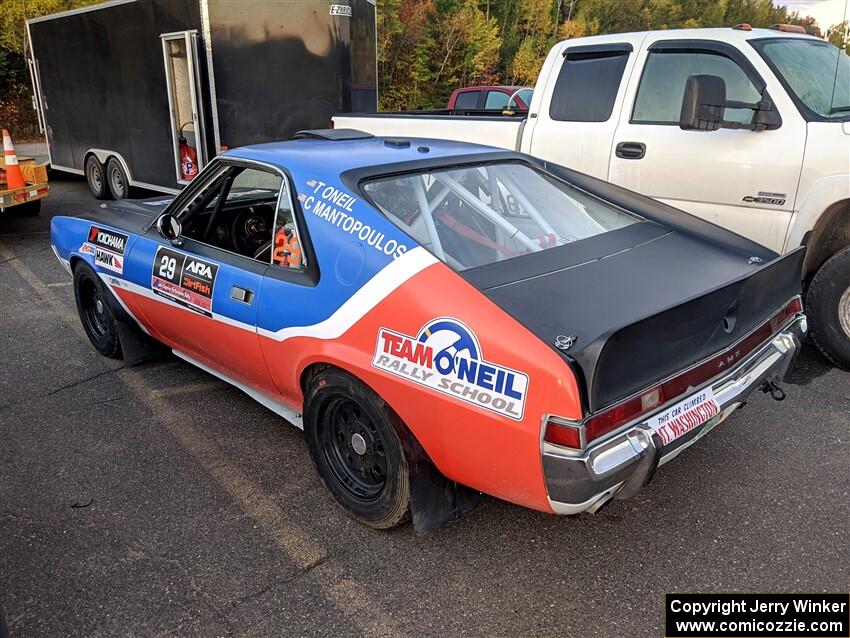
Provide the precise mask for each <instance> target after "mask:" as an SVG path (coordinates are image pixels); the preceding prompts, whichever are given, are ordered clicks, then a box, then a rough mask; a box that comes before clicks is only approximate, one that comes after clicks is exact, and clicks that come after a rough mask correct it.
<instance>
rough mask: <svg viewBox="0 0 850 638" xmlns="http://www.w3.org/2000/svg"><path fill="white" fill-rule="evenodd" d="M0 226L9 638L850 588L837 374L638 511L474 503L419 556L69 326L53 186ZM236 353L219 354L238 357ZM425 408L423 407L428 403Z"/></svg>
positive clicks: (765, 409)
mask: <svg viewBox="0 0 850 638" xmlns="http://www.w3.org/2000/svg"><path fill="white" fill-rule="evenodd" d="M51 187H52V193H51V196H50V198H49V199H48V200H46V201H45V202H44V206H43V208H42V213H41V215H40V216H39V217H37V218H32V219H27V218H15V217H7V218H0V300H2V302H0V303H2V306H0V307H2V311H0V348H2V350H1V351H0V383H2V396H0V606H2V607H3V609H4V610H5V614H6V617H7V622H8V624H9V628H10V631H11V635H12V636H13V637H14V636H54V635H75V636H76V635H79V636H96V635H97V636H113V635H122V636H124V635H139V636H150V635H179V636H194V635H197V636H229V635H250V636H301V635H305V636H358V635H364V636H402V635H407V636H443V635H464V636H479V635H486V636H513V635H518V634H522V635H525V634H526V633H530V634H533V635H546V636H549V635H551V636H578V635H583V636H626V635H634V636H661V635H662V631H663V629H662V618H663V608H662V595H663V594H664V592H671V591H684V592H701V591H756V592H764V591H792V592H819V591H830V590H831V591H846V590H847V589H848V587H850V558H848V556H849V555H848V547H850V525H848V521H850V472H848V466H850V463H848V462H850V374H848V373H845V372H840V371H838V370H835V369H833V368H831V367H829V366H828V365H827V364H826V362H825V361H824V360H823V359H822V358H821V357H820V356H819V354H817V353H816V352H815V351H814V350H813V349H812V348H811V347H807V348H806V349H804V351H803V354H802V356H801V358H800V360H799V361H798V364H797V366H796V368H795V370H794V371H793V374H792V378H791V379H790V380H789V383H788V384H787V392H788V397H787V399H786V400H785V401H784V402H782V403H778V402H775V401H773V400H771V399H770V398H769V397H768V396H767V395H762V394H760V393H759V394H758V395H757V396H754V397H753V399H752V400H751V402H750V403H749V404H748V405H747V406H746V407H745V408H744V409H743V410H742V411H740V412H738V413H737V414H735V415H733V416H732V417H731V418H730V419H729V420H728V421H726V423H725V424H724V425H722V426H721V427H719V428H718V429H717V430H715V431H714V432H712V433H711V434H710V435H709V436H707V437H706V438H705V439H703V440H702V441H701V442H700V444H699V445H696V446H694V447H692V448H691V449H690V450H688V451H687V452H686V453H684V454H683V455H681V456H680V457H679V458H677V459H675V460H673V461H672V462H671V463H669V464H668V465H667V466H665V467H664V468H662V469H661V470H660V472H659V474H658V475H657V476H656V478H655V480H654V481H653V482H652V483H651V484H650V485H649V486H648V487H647V488H646V489H645V490H644V491H643V492H642V493H640V494H639V496H637V497H636V498H634V499H632V500H629V501H615V502H614V503H613V504H612V505H611V506H609V507H608V508H606V509H604V510H603V511H602V512H601V513H599V514H596V515H593V516H590V515H583V516H579V517H574V518H558V517H554V516H548V515H545V514H540V513H537V512H533V511H530V510H525V509H522V508H519V507H516V506H513V505H510V504H508V503H504V502H500V501H497V500H494V499H487V498H485V499H484V501H483V502H482V503H481V504H480V505H479V506H478V508H477V509H476V510H475V511H474V512H472V513H471V514H470V515H469V516H467V517H466V518H465V519H463V520H461V521H459V522H457V523H455V524H453V525H450V526H448V527H445V528H443V529H440V530H438V531H436V532H434V533H433V534H431V535H429V536H426V537H417V536H416V535H414V533H413V530H412V528H411V527H410V526H406V527H402V528H401V529H398V530H396V531H393V532H390V533H381V532H375V531H372V530H369V529H367V528H365V527H362V526H360V525H358V524H356V523H354V522H353V521H351V520H350V519H349V518H348V517H347V516H346V515H345V514H344V513H343V512H342V510H341V509H340V508H338V507H337V506H336V505H335V502H334V501H333V500H332V498H331V496H330V494H329V493H328V492H327V491H326V490H325V488H324V486H323V485H322V484H321V483H320V480H319V478H318V475H317V474H316V472H315V470H314V469H313V467H312V465H311V463H310V460H309V457H308V454H307V449H306V446H305V443H304V440H303V437H302V435H301V433H300V431H298V430H296V429H295V428H294V427H292V426H290V425H288V424H287V423H285V422H284V421H282V420H281V419H280V418H279V417H277V416H276V415H274V414H272V413H271V412H268V411H267V410H265V409H264V408H262V407H261V406H259V405H258V404H256V403H255V402H254V401H252V400H251V399H249V398H248V397H247V396H245V395H243V394H242V393H241V392H240V391H239V390H236V389H233V388H231V387H230V386H228V385H226V384H224V383H222V382H220V381H218V380H216V379H214V378H213V377H211V376H209V375H207V374H205V373H204V372H201V371H199V370H197V369H195V368H193V367H191V366H189V365H188V364H186V363H184V362H182V361H180V360H178V359H176V358H174V357H171V356H163V357H162V358H160V359H158V360H155V361H152V362H147V363H143V364H140V365H138V366H135V367H124V366H122V365H121V364H120V363H116V362H112V361H110V360H107V359H104V358H102V357H100V356H99V355H98V354H96V353H95V351H94V350H93V349H92V348H91V346H90V345H89V344H88V342H87V341H86V340H85V338H84V336H83V334H82V331H81V329H80V327H79V325H78V321H77V317H76V310H75V308H74V300H73V291H72V288H71V285H70V279H69V277H68V275H67V273H66V272H65V271H64V270H63V269H62V267H61V266H60V264H59V262H58V261H57V260H56V259H55V258H54V256H53V254H52V252H51V249H50V244H49V235H48V229H49V221H50V217H51V216H53V215H58V214H77V213H81V212H83V211H85V210H86V209H88V208H91V207H93V206H97V203H96V202H95V200H94V199H92V198H91V196H90V195H89V194H88V190H87V188H86V185H85V182H84V181H82V180H81V179H77V178H70V177H64V178H63V177H61V176H58V175H57V176H54V177H53V181H52V184H51ZM235 356H236V355H235ZM423 407H424V406H423Z"/></svg>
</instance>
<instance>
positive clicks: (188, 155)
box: [177, 122, 198, 182]
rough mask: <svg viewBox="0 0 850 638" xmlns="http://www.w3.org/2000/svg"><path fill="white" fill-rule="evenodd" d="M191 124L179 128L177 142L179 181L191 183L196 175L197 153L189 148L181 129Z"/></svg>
mask: <svg viewBox="0 0 850 638" xmlns="http://www.w3.org/2000/svg"><path fill="white" fill-rule="evenodd" d="M187 124H191V122H187V123H186V124H184V125H183V126H181V127H180V138H179V139H178V140H177V141H178V143H179V150H180V179H184V180H186V181H187V182H191V181H192V180H193V179H195V175H197V174H198V153H197V151H196V150H195V149H194V148H193V147H191V146H189V142H188V141H187V140H186V138H185V137H184V136H183V128H184V127H185V126H186V125H187Z"/></svg>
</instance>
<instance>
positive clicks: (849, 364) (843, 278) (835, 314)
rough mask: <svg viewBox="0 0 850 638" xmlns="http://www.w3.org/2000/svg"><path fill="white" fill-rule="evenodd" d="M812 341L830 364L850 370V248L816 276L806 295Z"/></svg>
mask: <svg viewBox="0 0 850 638" xmlns="http://www.w3.org/2000/svg"><path fill="white" fill-rule="evenodd" d="M806 315H807V316H808V318H809V322H810V323H811V328H812V330H811V334H812V340H813V341H814V342H815V345H817V347H818V349H819V350H820V351H821V352H822V353H823V355H824V356H825V357H826V358H827V359H829V360H830V361H831V362H832V363H833V364H835V365H836V366H837V367H839V368H843V369H844V370H850V247H847V248H844V249H842V250H839V251H838V252H837V253H835V254H834V255H833V256H832V257H830V258H829V259H828V260H827V261H826V263H825V264H824V265H823V266H821V267H820V270H818V271H817V273H815V276H814V278H813V279H812V283H811V284H810V285H809V290H808V292H807V293H806Z"/></svg>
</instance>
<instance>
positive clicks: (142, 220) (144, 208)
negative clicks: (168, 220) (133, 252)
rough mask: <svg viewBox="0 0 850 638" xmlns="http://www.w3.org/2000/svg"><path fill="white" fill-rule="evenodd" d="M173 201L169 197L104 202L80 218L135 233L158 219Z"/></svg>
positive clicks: (172, 198)
mask: <svg viewBox="0 0 850 638" xmlns="http://www.w3.org/2000/svg"><path fill="white" fill-rule="evenodd" d="M173 200H174V197H172V196H171V195H161V196H159V197H151V198H149V199H120V200H117V201H113V202H104V203H103V204H101V205H100V206H98V207H97V208H95V209H93V210H92V211H91V212H89V213H86V214H85V215H81V216H80V217H82V218H83V219H90V220H92V221H96V222H100V223H101V224H106V225H109V226H113V227H116V228H122V229H124V230H129V231H130V232H134V233H135V232H139V230H140V229H141V228H143V227H144V226H147V225H148V224H150V223H151V222H153V221H154V220H155V219H156V218H157V217H159V216H160V214H161V213H162V211H164V210H165V207H166V206H168V205H169V204H170V203H171V202H172V201H173Z"/></svg>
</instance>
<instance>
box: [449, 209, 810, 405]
mask: <svg viewBox="0 0 850 638" xmlns="http://www.w3.org/2000/svg"><path fill="white" fill-rule="evenodd" d="M547 253H548V254H547ZM751 257H753V256H752V255H747V254H745V253H744V252H741V251H740V250H739V249H737V248H730V247H729V246H726V245H723V244H720V243H718V242H713V241H707V240H706V239H704V238H700V237H696V236H693V235H690V234H686V233H683V232H681V231H675V230H670V229H668V228H665V227H663V226H660V225H658V224H655V223H652V222H644V223H640V224H635V225H633V226H629V227H627V228H623V229H620V230H618V231H614V232H611V233H607V234H605V235H601V236H597V237H594V238H591V239H588V240H584V241H581V242H577V243H576V244H574V245H567V246H563V247H560V248H556V249H552V250H548V251H543V252H539V253H534V254H532V255H528V256H525V257H520V258H517V259H514V260H510V261H505V262H500V263H499V264H494V265H493V266H491V267H485V268H484V269H478V271H477V272H476V271H469V272H466V273H464V276H465V277H466V278H467V280H468V281H470V282H471V283H473V284H474V285H476V286H477V287H478V288H479V289H480V290H482V292H484V294H485V295H487V297H489V298H490V299H491V300H492V301H494V302H495V303H496V304H498V305H499V306H500V307H501V308H503V309H504V310H505V311H507V312H508V313H509V314H511V315H512V316H513V317H515V318H516V319H517V320H518V321H519V322H520V323H522V324H523V325H524V326H526V327H527V328H528V329H530V330H531V331H532V332H533V333H534V334H536V335H537V336H538V337H539V338H540V339H542V340H543V341H544V342H546V343H547V344H550V345H552V346H553V347H554V343H555V342H556V340H557V338H558V337H559V336H561V335H563V336H566V337H575V338H576V340H575V344H574V345H573V346H572V347H571V348H570V349H569V350H567V351H566V352H561V354H562V355H564V356H565V357H566V358H567V359H568V360H569V361H570V362H571V363H574V364H575V366H574V367H577V368H578V371H579V373H580V375H581V377H582V380H583V382H584V385H585V389H586V393H587V402H588V409H589V410H590V411H597V410H599V409H601V408H604V407H606V406H608V405H611V404H613V403H615V402H617V401H619V400H621V399H624V398H626V397H628V396H630V395H632V394H634V393H635V392H637V391H639V390H641V389H643V388H646V387H648V386H650V385H651V384H653V383H654V382H656V381H659V380H661V379H664V378H666V377H669V376H671V375H673V374H675V373H677V372H680V371H683V370H685V369H686V368H688V367H690V366H691V365H693V364H694V363H696V362H698V361H700V360H702V359H705V358H706V357H708V356H710V355H712V354H714V353H717V352H719V351H721V350H723V349H725V348H727V347H729V346H731V345H733V344H734V343H736V342H737V341H739V340H740V339H741V338H743V337H744V336H746V335H747V334H748V333H750V332H751V331H752V330H754V329H755V328H756V327H758V326H759V325H761V324H762V323H764V322H765V321H766V320H768V319H769V318H770V317H771V316H772V315H773V314H774V313H775V312H776V311H777V310H779V309H780V308H781V307H782V306H784V304H785V303H787V302H788V301H789V300H790V299H791V298H793V297H794V296H795V295H798V294H800V272H801V265H802V258H803V250H802V249H799V250H797V251H793V252H791V253H789V254H787V255H785V256H783V257H778V256H776V255H775V254H773V253H770V252H769V251H767V250H763V251H762V252H761V257H760V258H759V259H761V261H759V259H754V260H751ZM511 262H515V263H514V264H511Z"/></svg>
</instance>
